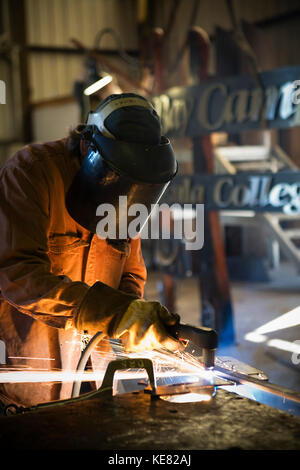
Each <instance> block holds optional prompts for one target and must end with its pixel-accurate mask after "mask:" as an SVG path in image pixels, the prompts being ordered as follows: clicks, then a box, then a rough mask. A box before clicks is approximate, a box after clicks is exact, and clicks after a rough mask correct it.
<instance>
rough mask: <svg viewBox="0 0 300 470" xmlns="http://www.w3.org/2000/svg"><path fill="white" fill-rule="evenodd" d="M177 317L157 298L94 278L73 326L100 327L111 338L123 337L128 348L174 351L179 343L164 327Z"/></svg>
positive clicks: (179, 346) (93, 331) (97, 329)
mask: <svg viewBox="0 0 300 470" xmlns="http://www.w3.org/2000/svg"><path fill="white" fill-rule="evenodd" d="M177 320H178V316H177V315H172V314H171V313H170V312H169V311H168V310H167V309H166V308H165V307H163V306H162V305H161V304H160V303H159V302H147V301H144V300H141V299H139V298H137V297H136V296H133V295H130V294H126V293H125V292H122V291H119V290H116V289H113V288H112V287H109V286H107V285H106V284H103V283H102V282H96V283H95V284H94V285H93V286H92V287H90V289H89V290H88V292H87V294H86V295H85V297H84V298H83V301H82V303H81V305H80V306H79V309H78V313H77V316H76V318H75V327H76V328H77V329H79V330H86V331H88V333H90V334H94V333H96V332H97V331H102V332H103V333H104V334H106V335H107V336H109V337H110V338H120V337H122V338H121V339H122V341H123V342H124V345H125V348H126V350H127V351H129V350H131V351H145V350H151V349H154V348H159V347H162V346H163V347H166V348H168V349H170V350H173V351H174V350H180V349H181V343H180V342H179V341H177V340H176V339H174V338H172V337H171V336H169V335H168V332H167V328H168V326H171V325H174V324H175V323H176V321H177ZM126 333H127V334H126ZM125 334H126V335H125ZM123 335H124V336H123Z"/></svg>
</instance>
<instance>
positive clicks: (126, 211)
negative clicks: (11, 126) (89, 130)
mask: <svg viewBox="0 0 300 470" xmlns="http://www.w3.org/2000/svg"><path fill="white" fill-rule="evenodd" d="M176 171H177V162H176V160H175V157H174V153H173V149H172V146H171V144H170V142H169V140H168V139H167V138H165V137H163V138H162V139H161V143H160V144H159V145H156V146H145V145H143V144H139V143H132V142H130V143H129V142H123V141H117V140H113V139H109V138H107V137H104V136H102V135H100V134H99V133H96V134H94V135H93V137H92V141H91V145H90V151H89V153H88V155H87V156H86V158H85V160H84V161H83V163H82V166H81V168H80V170H79V172H78V173H77V175H76V176H75V178H74V180H73V182H72V185H71V187H70V189H69V191H68V193H67V196H66V206H67V209H68V212H69V213H70V215H71V217H72V218H73V219H74V220H75V221H76V222H78V223H79V224H80V225H81V226H82V227H84V228H86V229H87V230H89V231H90V232H93V233H97V234H98V236H101V238H105V233H104V232H103V230H102V229H101V227H103V226H104V225H103V223H102V224H101V220H102V222H104V218H105V220H106V221H107V222H108V223H109V224H110V227H114V229H115V230H113V233H111V232H110V233H109V235H108V236H109V238H117V239H124V238H128V236H129V235H130V234H128V232H127V227H128V225H129V224H130V223H131V222H132V221H133V220H134V219H136V217H137V215H138V229H139V230H138V231H140V230H141V229H142V228H143V226H144V225H145V223H146V222H147V220H148V218H149V216H150V214H151V210H152V209H153V205H155V204H157V202H158V201H159V199H160V198H161V196H162V195H163V193H164V192H165V190H166V188H167V186H168V184H169V182H170V181H171V179H172V178H173V177H174V176H175V174H176ZM135 204H139V205H143V207H142V209H143V210H142V211H139V206H134V205H135ZM140 207H141V206H140ZM137 211H138V212H137ZM108 214H109V215H108ZM136 220H137V219H136ZM102 232H103V233H102ZM106 236H107V234H106Z"/></svg>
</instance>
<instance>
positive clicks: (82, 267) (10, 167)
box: [0, 139, 146, 405]
mask: <svg viewBox="0 0 300 470" xmlns="http://www.w3.org/2000/svg"><path fill="white" fill-rule="evenodd" d="M78 169H79V162H78V160H77V158H76V157H74V156H72V155H70V153H69V151H68V148H67V139H62V140H58V141H55V142H49V143H46V144H32V145H28V146H26V147H24V148H23V149H21V150H20V151H19V152H17V153H16V154H15V155H14V156H13V157H11V158H10V159H9V160H8V161H7V162H6V163H5V165H4V166H3V167H2V168H1V170H0V340H2V341H3V342H4V344H5V349H6V364H4V365H1V366H0V367H2V368H12V369H13V370H15V369H17V370H19V369H24V370H26V369H28V370H30V369H46V370H70V369H73V370H74V368H75V367H76V364H77V362H78V360H79V357H80V352H81V342H80V334H79V333H80V332H78V331H76V329H75V327H74V323H73V320H74V318H75V317H76V313H77V309H78V307H79V305H80V303H81V301H82V299H83V297H84V296H85V294H86V293H87V291H88V289H89V287H90V286H92V285H93V284H94V283H95V282H96V281H101V282H103V283H104V284H107V285H109V286H110V287H113V288H115V289H119V290H122V291H124V292H127V293H132V294H134V295H136V296H137V297H142V296H143V289H144V283H145V281H146V268H145V264H144V261H143V257H142V253H141V246H140V240H139V239H136V240H131V242H130V244H129V250H128V252H127V253H122V252H120V251H118V250H116V249H115V248H113V247H112V246H111V245H109V244H107V242H106V241H105V240H101V239H99V238H98V237H97V235H93V234H91V233H90V232H88V231H87V230H85V229H84V228H83V227H81V226H80V225H78V224H77V223H76V222H75V221H74V220H73V219H72V218H71V217H70V216H69V214H68V212H67V210H66V207H65V195H66V192H67V190H68V188H69V186H70V184H71V182H72V179H73V178H74V176H75V174H76V172H77V171H78ZM106 301H109V299H106V298H105V297H104V298H103V302H104V303H105V302H106ZM0 382H1V379H0ZM71 387H72V383H71V382H66V383H26V384H16V383H9V384H0V400H2V401H4V402H5V403H7V401H9V402H14V403H19V404H23V405H31V404H35V403H39V402H42V401H50V400H56V399H62V398H69V397H70V394H71Z"/></svg>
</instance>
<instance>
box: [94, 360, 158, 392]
mask: <svg viewBox="0 0 300 470" xmlns="http://www.w3.org/2000/svg"><path fill="white" fill-rule="evenodd" d="M128 369H145V370H146V372H147V374H148V377H149V382H150V385H151V387H152V393H155V392H156V379H155V375H154V369H153V363H152V361H151V360H150V359H146V358H133V359H119V360H117V361H112V362H110V363H109V364H108V366H107V369H106V372H105V376H104V379H103V382H102V385H101V387H100V388H99V390H98V391H99V392H106V391H108V390H111V393H112V392H113V380H114V374H115V372H116V371H117V370H128Z"/></svg>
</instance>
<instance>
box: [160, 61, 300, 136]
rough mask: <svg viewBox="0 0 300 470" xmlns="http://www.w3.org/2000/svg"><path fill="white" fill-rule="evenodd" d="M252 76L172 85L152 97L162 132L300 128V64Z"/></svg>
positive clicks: (195, 133)
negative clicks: (259, 85) (258, 83)
mask: <svg viewBox="0 0 300 470" xmlns="http://www.w3.org/2000/svg"><path fill="white" fill-rule="evenodd" d="M260 79H261V83H262V88H259V87H258V86H257V84H256V83H255V80H254V78H253V77H251V76H234V77H228V78H222V79H211V80H207V81H205V82H204V83H202V84H199V85H194V86H189V87H174V88H171V89H169V90H167V91H166V92H165V93H163V94H161V95H159V96H156V97H153V98H152V102H153V105H154V106H155V108H156V110H157V112H158V114H159V115H160V117H161V120H162V125H163V131H164V133H165V134H167V135H169V136H170V137H183V136H188V137H198V136H200V135H204V134H209V133H211V132H229V133H236V132H243V131H249V130H257V129H261V128H262V127H263V123H264V125H265V126H266V127H265V128H268V129H272V128H276V129H283V128H289V127H294V126H299V125H300V105H299V103H300V66H294V67H287V68H282V69H277V70H271V71H268V72H263V73H261V74H260Z"/></svg>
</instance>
